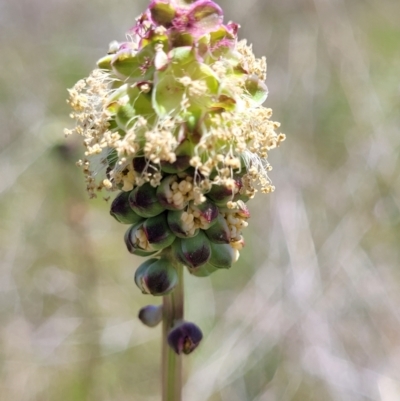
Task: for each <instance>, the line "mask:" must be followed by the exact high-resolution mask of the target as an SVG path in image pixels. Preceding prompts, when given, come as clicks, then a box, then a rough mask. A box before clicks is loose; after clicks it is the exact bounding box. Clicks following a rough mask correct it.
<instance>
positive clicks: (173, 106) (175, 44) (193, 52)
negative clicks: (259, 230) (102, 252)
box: [66, 0, 285, 349]
mask: <svg viewBox="0 0 400 401" xmlns="http://www.w3.org/2000/svg"><path fill="white" fill-rule="evenodd" d="M238 28H239V26H238V25H237V24H235V23H232V22H229V23H227V24H224V23H223V15H222V10H221V8H220V7H219V6H218V5H217V4H215V3H214V2H213V1H211V0H197V1H196V0H194V1H193V0H152V1H151V3H150V5H149V7H148V8H147V10H146V11H145V12H144V13H143V14H142V15H141V16H140V17H139V18H137V20H136V25H135V26H134V27H133V28H132V29H131V30H130V31H129V32H128V34H127V41H124V42H116V41H115V42H112V43H111V44H110V47H109V51H108V54H107V55H106V56H104V57H103V58H101V59H100V60H99V61H98V68H97V69H95V70H94V71H93V72H92V73H91V75H90V76H89V77H88V78H86V79H84V80H81V81H79V82H78V83H77V84H76V85H75V86H74V87H73V88H72V89H70V90H69V93H70V97H69V101H68V102H69V103H70V105H71V107H72V108H73V112H72V114H71V116H72V118H74V119H75V120H76V121H77V125H76V127H75V128H74V129H73V130H66V134H71V133H74V132H75V133H78V134H80V135H82V136H83V137H84V145H85V147H86V152H85V158H84V159H83V160H80V161H79V162H78V165H80V166H81V167H82V169H83V171H84V173H85V176H86V182H87V189H88V191H89V194H90V195H91V196H96V192H97V191H100V190H102V189H106V190H109V191H115V190H117V191H120V193H119V194H118V195H117V197H116V198H115V199H114V201H113V202H112V205H111V214H112V215H113V216H114V217H115V218H116V219H117V220H118V221H119V222H121V223H124V224H129V225H130V227H129V229H128V230H127V232H126V234H125V243H126V246H127V248H128V250H129V252H131V253H133V254H135V255H140V256H151V258H150V259H149V260H147V261H146V262H144V263H143V264H142V265H141V266H140V267H139V269H138V270H137V272H136V275H135V282H136V284H137V285H138V287H139V288H140V289H141V291H142V292H143V293H146V294H152V295H164V294H167V293H168V292H170V291H172V290H173V288H174V286H175V285H176V283H177V280H178V277H177V273H176V269H175V267H174V266H175V265H176V263H181V264H183V265H185V266H186V267H187V268H188V270H189V272H190V273H191V274H193V275H196V276H201V277H202V276H208V275H209V274H211V273H213V272H215V271H217V270H218V269H226V268H229V267H230V266H231V265H232V263H234V262H235V261H236V260H237V259H238V257H239V251H240V249H241V248H242V247H243V245H244V240H243V236H242V229H243V228H244V227H246V226H247V219H248V217H249V211H248V209H247V207H246V205H245V202H247V201H248V200H249V199H251V198H253V197H254V195H255V193H256V192H257V189H256V188H257V187H258V188H259V189H260V190H261V192H264V193H268V192H271V191H273V189H274V187H273V186H272V185H271V182H270V180H269V178H268V171H269V170H270V169H271V167H270V165H269V163H268V162H267V156H268V152H269V150H271V149H273V148H275V147H277V146H278V145H279V144H280V142H281V141H283V140H284V138H285V136H284V135H283V134H278V133H276V132H275V130H276V129H277V128H278V127H279V123H276V122H273V121H271V120H270V117H271V114H272V111H271V109H268V108H265V107H263V106H262V103H263V102H264V101H265V99H266V97H267V93H268V91H267V87H266V86H265V83H264V81H265V79H266V62H265V58H261V59H257V58H256V57H255V56H254V54H253V52H252V49H251V46H249V45H247V43H246V41H238V39H237V31H238ZM102 172H104V173H103V174H101V173H102ZM99 177H100V178H99ZM146 316H147V315H146ZM195 337H196V336H195ZM197 337H198V336H197ZM187 349H191V347H188V348H187Z"/></svg>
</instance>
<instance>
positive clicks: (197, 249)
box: [180, 230, 211, 268]
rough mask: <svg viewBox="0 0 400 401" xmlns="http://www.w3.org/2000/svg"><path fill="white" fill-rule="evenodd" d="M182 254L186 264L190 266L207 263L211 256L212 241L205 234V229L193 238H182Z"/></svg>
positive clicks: (194, 266)
mask: <svg viewBox="0 0 400 401" xmlns="http://www.w3.org/2000/svg"><path fill="white" fill-rule="evenodd" d="M180 244H181V255H182V258H183V259H184V264H185V265H186V266H188V267H189V268H196V267H198V266H201V265H203V264H204V263H207V262H208V260H209V259H210V256H211V247H210V241H209V240H208V238H207V237H206V236H205V234H204V231H202V230H200V231H199V233H198V234H197V235H196V236H195V237H192V238H182V239H181V240H180Z"/></svg>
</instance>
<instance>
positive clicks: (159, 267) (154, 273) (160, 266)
mask: <svg viewBox="0 0 400 401" xmlns="http://www.w3.org/2000/svg"><path fill="white" fill-rule="evenodd" d="M150 260H151V261H152V262H150V263H149V261H146V262H144V263H143V264H142V265H141V266H139V268H138V270H137V271H136V274H135V283H136V285H137V286H138V287H139V288H140V289H141V290H142V292H143V293H144V294H151V295H165V294H168V293H169V292H171V291H172V290H173V289H174V287H175V286H176V284H177V283H178V274H177V272H176V270H175V267H174V266H173V265H172V263H171V262H170V261H169V260H167V259H165V258H161V259H155V260H154V259H150ZM142 266H144V267H142Z"/></svg>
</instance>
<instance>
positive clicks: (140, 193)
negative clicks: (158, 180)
mask: <svg viewBox="0 0 400 401" xmlns="http://www.w3.org/2000/svg"><path fill="white" fill-rule="evenodd" d="M156 191H157V190H156V188H154V187H152V186H151V185H150V184H149V183H148V182H146V183H145V184H143V185H142V186H140V187H136V188H135V189H134V190H133V191H132V192H131V193H130V195H129V204H130V206H131V208H132V209H133V211H134V212H136V213H137V214H138V215H139V216H142V217H146V218H147V217H153V216H157V215H158V214H160V213H162V212H163V211H164V210H165V209H164V207H163V206H162V205H161V204H160V202H159V201H158V198H157V195H156Z"/></svg>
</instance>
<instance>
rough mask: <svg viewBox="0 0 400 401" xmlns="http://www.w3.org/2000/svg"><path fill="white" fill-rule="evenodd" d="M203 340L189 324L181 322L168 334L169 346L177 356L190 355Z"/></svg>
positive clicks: (198, 330) (195, 328)
mask: <svg viewBox="0 0 400 401" xmlns="http://www.w3.org/2000/svg"><path fill="white" fill-rule="evenodd" d="M202 338H203V333H202V332H201V330H200V329H199V328H198V327H197V326H196V325H195V324H194V323H190V322H181V323H179V324H178V325H176V326H175V327H174V328H173V329H172V330H171V331H170V332H169V334H168V344H169V346H170V347H171V348H172V349H173V350H174V351H175V352H176V353H177V354H178V355H180V354H182V353H184V354H186V355H188V354H190V353H191V352H193V351H194V350H195V349H196V348H197V346H198V345H199V344H200V341H201V340H202Z"/></svg>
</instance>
